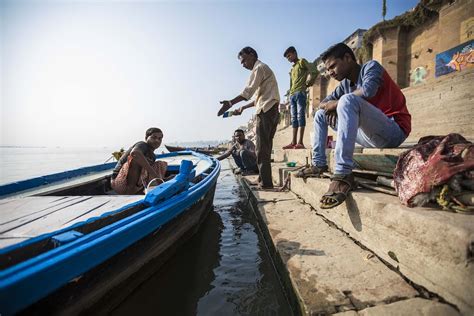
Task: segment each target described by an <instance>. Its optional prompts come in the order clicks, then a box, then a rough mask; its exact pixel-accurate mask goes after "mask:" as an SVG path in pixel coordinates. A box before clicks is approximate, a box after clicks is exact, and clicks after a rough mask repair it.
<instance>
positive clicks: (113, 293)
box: [23, 184, 216, 315]
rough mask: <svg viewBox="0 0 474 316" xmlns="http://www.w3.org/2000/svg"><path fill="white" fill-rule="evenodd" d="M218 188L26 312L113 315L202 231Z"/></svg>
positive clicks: (213, 188)
mask: <svg viewBox="0 0 474 316" xmlns="http://www.w3.org/2000/svg"><path fill="white" fill-rule="evenodd" d="M215 186H216V185H215V184H214V185H213V187H212V188H211V189H210V190H209V191H208V192H207V193H206V194H205V195H204V197H203V198H202V199H201V200H199V201H198V202H197V203H195V204H193V205H192V206H190V207H189V208H187V209H186V210H185V211H184V212H183V213H182V214H180V215H179V216H178V217H176V218H174V219H173V220H171V221H170V222H168V223H167V224H165V225H163V226H162V227H161V228H159V229H157V230H155V231H154V232H152V233H151V234H149V235H148V236H146V237H145V238H143V239H141V240H139V241H138V242H136V243H134V244H133V245H131V246H130V247H128V248H126V249H124V250H123V251H121V252H120V253H118V254H117V255H115V256H114V257H112V258H110V259H108V260H107V261H105V262H104V263H102V264H100V265H99V266H97V267H95V268H93V269H92V270H90V271H88V272H87V273H85V274H84V275H82V276H81V277H80V278H76V279H75V280H73V281H71V282H69V283H68V284H66V285H65V286H63V287H61V288H60V289H58V290H57V291H55V292H54V293H52V294H50V295H49V296H47V297H46V298H44V299H42V300H40V301H38V302H37V303H35V304H33V305H31V306H29V307H28V308H27V309H25V310H24V311H23V312H24V313H25V314H30V313H32V312H34V313H40V314H43V313H44V314H51V313H53V314H64V315H77V314H79V313H82V312H86V313H87V314H90V313H92V314H104V313H108V312H111V311H112V310H113V309H114V308H115V307H116V306H117V305H118V304H119V303H120V302H121V301H122V300H123V299H124V298H125V297H127V296H128V295H129V294H130V293H131V292H132V291H133V290H134V289H135V288H137V287H138V286H139V285H140V284H141V283H142V282H143V281H145V280H147V279H148V278H149V277H150V276H151V275H152V274H154V273H155V272H156V271H157V270H158V269H159V268H160V267H161V266H162V265H163V264H164V263H165V262H166V261H167V260H168V259H169V258H170V257H171V256H172V255H173V254H174V253H175V252H176V250H177V249H178V248H179V247H180V246H181V245H182V244H183V243H184V242H186V241H187V240H188V239H189V238H191V237H192V236H193V235H194V234H195V233H196V232H197V231H198V229H199V226H200V225H201V223H202V222H203V221H204V220H205V219H206V217H207V215H208V214H209V212H210V211H211V210H212V208H213V206H212V205H213V199H214V193H215Z"/></svg>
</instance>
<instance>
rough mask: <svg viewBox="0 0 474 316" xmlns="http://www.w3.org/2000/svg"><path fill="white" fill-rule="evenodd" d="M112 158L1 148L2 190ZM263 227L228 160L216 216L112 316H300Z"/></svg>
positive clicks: (68, 151)
mask: <svg viewBox="0 0 474 316" xmlns="http://www.w3.org/2000/svg"><path fill="white" fill-rule="evenodd" d="M110 152H111V151H110V150H108V149H100V150H92V149H91V150H81V151H77V150H76V151H74V150H73V149H58V148H56V149H47V148H30V149H25V148H7V149H5V148H0V154H1V155H0V157H1V159H0V170H1V175H2V177H1V183H7V182H11V181H17V180H23V179H25V178H31V177H34V176H39V175H44V174H48V173H53V172H60V171H63V170H67V169H71V168H78V167H83V166H87V165H91V164H98V163H103V162H104V161H105V160H106V159H107V158H108V157H109V156H110ZM35 157H36V158H37V159H35ZM38 157H39V158H40V159H38ZM257 227H258V226H257V221H256V218H255V216H254V214H253V213H252V211H251V209H250V207H249V204H248V202H247V200H246V196H245V193H244V192H243V190H242V189H241V188H240V186H239V184H238V182H237V179H236V178H235V176H234V175H233V174H232V172H231V171H230V168H229V164H228V162H227V161H223V162H222V171H221V175H220V177H219V180H218V184H217V188H216V194H215V197H214V209H213V210H212V211H211V212H210V214H209V216H208V218H207V219H206V220H205V222H204V223H203V225H202V226H201V228H200V230H199V231H198V233H197V234H196V235H194V236H193V237H192V238H191V239H190V240H189V241H188V242H187V243H185V244H184V245H183V246H182V247H180V248H179V249H178V250H177V252H176V253H175V255H174V256H172V257H171V258H170V259H169V261H167V262H166V263H165V264H164V265H163V266H162V267H161V268H160V269H159V270H158V271H156V272H155V274H154V275H153V276H152V277H151V278H150V279H148V280H147V281H146V282H144V283H143V284H142V285H141V286H140V287H138V288H137V289H136V290H135V291H134V292H133V293H132V294H131V295H130V296H128V297H127V298H126V299H125V300H124V301H123V302H122V303H121V304H120V305H118V307H116V309H115V310H114V311H112V315H133V314H137V315H292V311H291V309H290V307H289V304H288V302H287V299H286V297H285V295H284V292H283V290H282V287H281V285H280V283H279V281H278V278H277V274H276V272H275V270H274V268H273V266H272V262H271V259H270V257H269V254H268V252H267V250H266V248H265V245H264V242H263V239H262V237H261V235H260V234H259V232H258V228H257Z"/></svg>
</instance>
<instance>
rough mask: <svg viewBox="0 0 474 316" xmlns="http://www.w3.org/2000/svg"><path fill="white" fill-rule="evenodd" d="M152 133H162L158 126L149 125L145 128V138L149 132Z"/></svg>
mask: <svg viewBox="0 0 474 316" xmlns="http://www.w3.org/2000/svg"><path fill="white" fill-rule="evenodd" d="M153 133H161V134H163V132H162V131H161V129H159V128H158V127H150V128H149V129H147V130H146V132H145V139H147V138H148V136H150V135H151V134H153Z"/></svg>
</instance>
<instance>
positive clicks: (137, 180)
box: [112, 127, 168, 194]
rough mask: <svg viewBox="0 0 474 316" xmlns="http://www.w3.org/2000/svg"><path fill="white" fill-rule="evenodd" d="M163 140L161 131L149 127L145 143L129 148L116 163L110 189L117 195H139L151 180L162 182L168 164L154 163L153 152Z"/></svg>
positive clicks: (141, 142) (162, 162) (157, 161)
mask: <svg viewBox="0 0 474 316" xmlns="http://www.w3.org/2000/svg"><path fill="white" fill-rule="evenodd" d="M162 140H163V132H162V131H161V129H159V128H156V127H151V128H149V129H147V130H146V132H145V141H140V142H138V143H136V144H134V145H133V146H132V147H130V148H129V149H128V150H127V151H126V152H125V153H124V154H123V155H122V157H121V158H120V160H119V161H118V162H117V166H115V169H114V171H113V173H112V189H114V191H115V192H117V193H118V194H141V193H143V190H144V188H146V186H147V185H148V183H150V181H151V180H153V179H158V180H157V181H158V182H163V181H164V177H165V174H166V168H167V167H168V164H167V163H166V162H164V161H159V160H156V161H155V154H154V151H155V150H156V149H157V148H158V147H160V145H161V141H162Z"/></svg>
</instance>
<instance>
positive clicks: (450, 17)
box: [438, 0, 474, 52]
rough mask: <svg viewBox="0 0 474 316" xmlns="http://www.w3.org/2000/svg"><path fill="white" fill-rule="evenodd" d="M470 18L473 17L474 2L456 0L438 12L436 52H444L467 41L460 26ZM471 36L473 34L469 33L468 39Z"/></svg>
mask: <svg viewBox="0 0 474 316" xmlns="http://www.w3.org/2000/svg"><path fill="white" fill-rule="evenodd" d="M472 17H474V0H456V1H454V2H453V3H452V4H450V5H446V6H444V7H443V8H442V9H441V10H440V12H439V33H438V37H439V51H438V52H443V51H446V50H448V49H450V48H453V47H454V46H457V45H459V44H461V43H464V42H466V41H467V40H468V39H469V38H467V36H466V35H467V34H462V32H461V24H462V22H464V21H467V20H468V19H470V18H471V19H472ZM464 32H465V30H464ZM473 36H474V34H472V33H471V35H470V39H472V38H473ZM461 40H462V41H461Z"/></svg>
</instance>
